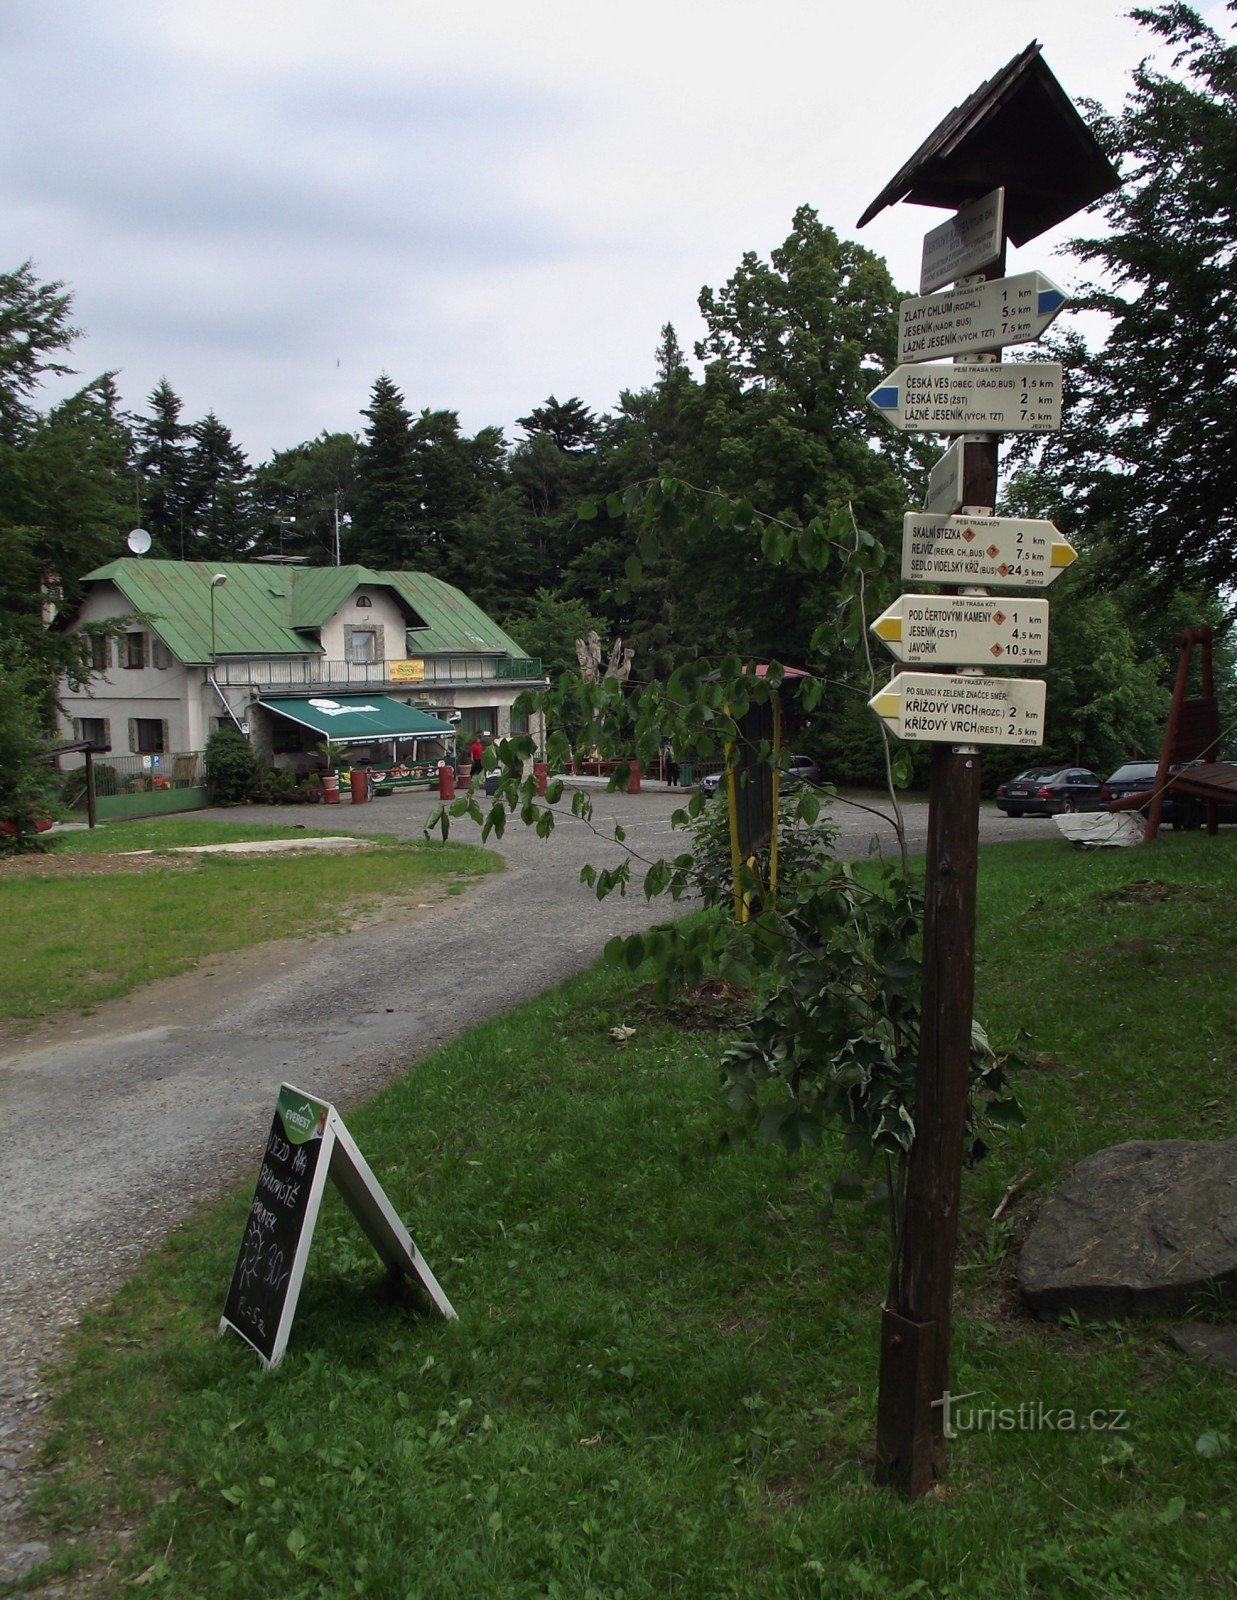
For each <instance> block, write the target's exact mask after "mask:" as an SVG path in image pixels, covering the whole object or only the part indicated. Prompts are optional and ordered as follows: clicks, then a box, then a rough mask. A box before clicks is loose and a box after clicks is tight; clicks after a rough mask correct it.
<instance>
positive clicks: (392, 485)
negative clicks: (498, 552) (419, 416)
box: [350, 372, 420, 570]
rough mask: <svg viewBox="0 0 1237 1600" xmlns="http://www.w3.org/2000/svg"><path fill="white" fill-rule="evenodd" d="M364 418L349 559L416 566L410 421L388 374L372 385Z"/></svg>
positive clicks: (382, 565)
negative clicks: (367, 422) (366, 423)
mask: <svg viewBox="0 0 1237 1600" xmlns="http://www.w3.org/2000/svg"><path fill="white" fill-rule="evenodd" d="M361 415H362V416H364V417H368V419H369V424H368V426H367V427H366V429H365V436H364V438H363V440H362V442H361V447H360V451H359V453H358V456H357V479H356V508H355V510H354V512H353V517H352V537H351V540H350V547H351V554H352V557H353V559H354V560H357V561H363V562H365V563H367V564H368V565H369V566H372V567H378V568H384V569H391V570H398V569H399V568H401V567H412V566H415V560H414V559H413V556H414V553H415V550H416V537H415V529H416V522H417V511H418V508H419V506H420V492H419V487H418V484H417V480H416V470H415V466H414V463H413V450H412V418H411V417H410V416H409V414H408V410H407V408H406V406H405V405H404V397H403V395H402V394H401V393H400V391H399V390H398V389H397V388H396V386H395V384H394V383H392V381H391V379H390V378H389V377H388V376H387V375H386V373H385V372H384V373H381V374H380V375H379V377H378V378H376V379H375V381H374V387H373V389H372V391H371V393H370V399H369V405H368V406H366V407H365V408H364V409H363V411H362V413H361Z"/></svg>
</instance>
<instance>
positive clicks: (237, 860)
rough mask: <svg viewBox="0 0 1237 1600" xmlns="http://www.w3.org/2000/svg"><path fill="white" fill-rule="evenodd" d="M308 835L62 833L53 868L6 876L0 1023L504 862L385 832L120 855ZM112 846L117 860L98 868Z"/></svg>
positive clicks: (316, 928)
mask: <svg viewBox="0 0 1237 1600" xmlns="http://www.w3.org/2000/svg"><path fill="white" fill-rule="evenodd" d="M316 831H318V832H320V833H327V832H329V830H328V829H320V830H316ZM310 834H311V830H309V829H305V828H287V827H271V826H256V827H255V826H249V825H242V824H239V823H237V824H230V823H226V822H206V821H195V820H193V819H192V818H181V817H172V818H169V819H167V820H166V821H156V822H131V823H112V824H109V825H105V826H103V827H100V828H95V829H91V830H88V831H86V830H83V831H82V832H80V833H66V834H59V835H56V836H54V838H53V839H52V840H51V841H49V843H50V845H51V850H50V852H49V853H50V854H52V855H54V856H55V858H56V860H55V861H54V862H52V863H50V865H53V866H55V867H56V868H57V869H58V870H57V872H56V873H55V874H54V875H48V876H44V875H43V871H42V863H41V862H40V861H39V859H38V858H25V859H18V860H16V861H14V862H13V863H12V866H11V867H10V868H9V870H8V871H7V872H5V873H4V875H3V876H0V914H2V916H3V925H4V927H5V928H6V929H7V930H8V931H9V933H10V935H11V934H12V932H13V930H14V929H20V930H21V936H20V939H15V940H11V941H10V943H9V948H8V951H7V954H6V956H5V962H4V982H3V984H0V1026H3V1025H4V1024H7V1031H8V1032H9V1033H10V1034H20V1033H21V1032H22V1030H23V1026H24V1027H26V1028H28V1027H29V1026H31V1025H33V1023H34V1022H36V1021H41V1020H43V1019H45V1018H48V1017H51V1016H55V1015H56V1014H58V1013H60V1012H64V1011H89V1009H90V1008H91V1007H92V1006H94V1005H97V1004H98V1003H99V1002H100V1001H102V1000H110V999H115V998H116V997H117V996H118V995H123V994H128V993H129V992H130V990H132V989H134V988H136V987H137V986H138V985H139V984H143V983H149V982H151V981H152V980H153V979H156V978H166V977H171V976H173V975H174V974H176V973H179V972H187V971H188V970H189V969H190V968H192V967H193V966H195V965H196V964H197V963H198V962H199V961H201V960H202V959H204V958H205V957H207V956H211V955H217V954H219V953H220V952H223V951H227V950H239V949H243V948H245V947H247V946H249V945H254V944H258V943H260V942H261V941H262V940H264V939H281V938H286V937H291V936H299V935H303V934H307V933H318V932H332V931H335V930H338V929H340V928H342V927H345V926H346V925H347V924H348V922H349V921H350V920H351V919H352V918H354V917H355V916H356V915H357V914H358V913H359V912H361V911H363V910H364V909H366V908H367V907H369V906H372V905H374V904H375V903H376V902H377V901H380V900H410V901H412V900H415V899H417V898H419V897H424V896H425V895H426V894H427V893H431V892H433V893H440V892H443V890H444V889H445V891H446V892H448V893H450V892H458V891H459V890H460V889H461V888H462V887H463V886H464V884H465V883H466V882H468V881H469V880H471V879H473V878H476V877H478V876H479V875H481V874H483V873H486V872H492V871H495V870H497V869H499V868H500V867H501V865H502V862H501V858H500V857H498V856H496V855H494V853H493V852H492V851H488V850H482V849H479V848H477V847H476V846H473V845H463V844H454V843H448V844H444V843H442V841H441V840H437V841H427V842H417V843H403V842H395V841H392V840H391V839H390V838H389V837H387V836H383V835H375V836H374V837H375V838H377V839H378V841H379V844H380V848H377V849H373V850H363V851H349V852H346V853H341V854H338V855H336V854H330V853H314V854H313V855H309V854H305V855H300V856H291V855H289V856H224V855H214V856H200V857H186V856H168V855H166V854H163V855H162V856H161V858H160V861H159V862H157V863H155V864H154V870H152V863H151V862H150V859H149V858H148V857H135V858H134V860H133V862H132V864H131V866H126V865H125V864H124V863H123V862H121V861H117V860H116V859H115V857H116V856H117V855H119V854H121V853H125V852H130V851H155V852H156V853H159V852H167V851H168V850H170V849H172V848H173V847H174V846H176V845H195V844H221V843H227V842H238V841H241V840H249V839H304V838H306V837H307V836H310ZM104 855H106V856H107V857H108V862H107V865H108V867H109V868H114V869H116V870H108V871H107V872H105V873H99V872H98V870H97V869H98V868H99V866H100V865H101V864H102V863H101V858H102V857H103V856H104ZM77 862H80V872H78V871H75V870H74V868H73V865H72V864H73V863H77ZM66 872H67V875H65V873H66Z"/></svg>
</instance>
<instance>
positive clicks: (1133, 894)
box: [1099, 878, 1205, 906]
mask: <svg viewBox="0 0 1237 1600" xmlns="http://www.w3.org/2000/svg"><path fill="white" fill-rule="evenodd" d="M1203 892H1204V893H1205V891H1203ZM1099 898H1100V899H1101V900H1107V901H1109V902H1110V903H1112V904H1115V905H1123V906H1149V905H1161V904H1163V902H1164V901H1166V900H1194V899H1198V898H1199V890H1198V889H1197V888H1196V887H1195V886H1194V885H1193V884H1190V883H1161V882H1160V881H1159V879H1158V878H1139V879H1137V880H1136V881H1135V882H1134V883H1127V884H1124V885H1123V886H1122V887H1121V888H1120V889H1110V890H1109V892H1108V893H1107V894H1102V895H1100V896H1099Z"/></svg>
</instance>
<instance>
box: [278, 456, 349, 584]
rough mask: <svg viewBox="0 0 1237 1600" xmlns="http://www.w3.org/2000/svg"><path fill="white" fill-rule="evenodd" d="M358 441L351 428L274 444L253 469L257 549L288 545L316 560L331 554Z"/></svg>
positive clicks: (342, 522)
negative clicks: (283, 444) (290, 443)
mask: <svg viewBox="0 0 1237 1600" xmlns="http://www.w3.org/2000/svg"><path fill="white" fill-rule="evenodd" d="M357 456H358V445H357V441H356V437H355V435H354V434H351V433H326V432H325V431H324V432H323V433H321V434H319V435H318V437H317V438H316V439H310V440H307V441H306V443H304V444H297V445H293V446H292V447H291V449H289V450H277V451H276V452H275V453H274V455H272V457H271V459H270V460H269V461H267V462H263V463H262V465H261V466H260V467H258V468H257V469H256V471H255V472H254V481H253V497H254V521H255V523H256V524H257V526H258V528H259V529H260V532H259V534H258V543H257V546H256V547H255V548H256V549H257V551H258V552H259V553H260V554H263V555H268V554H277V553H280V552H281V551H282V550H283V549H284V548H287V547H290V548H294V549H295V550H296V552H297V553H298V554H303V555H305V556H307V557H308V559H309V561H310V562H311V563H313V564H314V565H317V566H328V565H330V564H331V563H332V562H333V561H334V560H335V535H336V529H337V528H338V529H339V530H340V543H341V545H342V544H343V542H344V538H343V530H344V529H345V528H346V527H347V524H348V521H349V520H350V518H351V516H352V509H353V503H354V501H355V497H356V478H357Z"/></svg>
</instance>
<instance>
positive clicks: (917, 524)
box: [902, 511, 1078, 589]
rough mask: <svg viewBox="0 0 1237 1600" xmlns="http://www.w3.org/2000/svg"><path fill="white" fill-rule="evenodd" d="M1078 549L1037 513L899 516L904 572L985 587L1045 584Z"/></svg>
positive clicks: (916, 579) (916, 577) (918, 578)
mask: <svg viewBox="0 0 1237 1600" xmlns="http://www.w3.org/2000/svg"><path fill="white" fill-rule="evenodd" d="M1077 559H1078V552H1077V551H1076V550H1075V549H1074V547H1073V546H1072V545H1071V544H1070V543H1069V542H1068V541H1067V540H1066V539H1064V538H1063V537H1062V536H1061V534H1060V533H1058V531H1057V529H1056V527H1055V526H1054V525H1053V524H1052V523H1051V522H1048V521H1047V520H1046V519H1042V518H1039V517H928V516H924V515H922V514H921V513H920V512H917V511H908V512H907V513H906V515H905V516H904V517H903V518H902V576H903V578H905V579H906V580H908V581H910V582H919V583H965V584H973V585H975V587H976V588H983V589H1046V588H1047V587H1048V585H1049V584H1050V583H1055V582H1056V580H1057V579H1058V578H1059V577H1060V576H1061V574H1062V572H1063V571H1064V570H1065V568H1066V567H1068V566H1070V565H1071V564H1072V563H1073V562H1075V561H1077Z"/></svg>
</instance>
